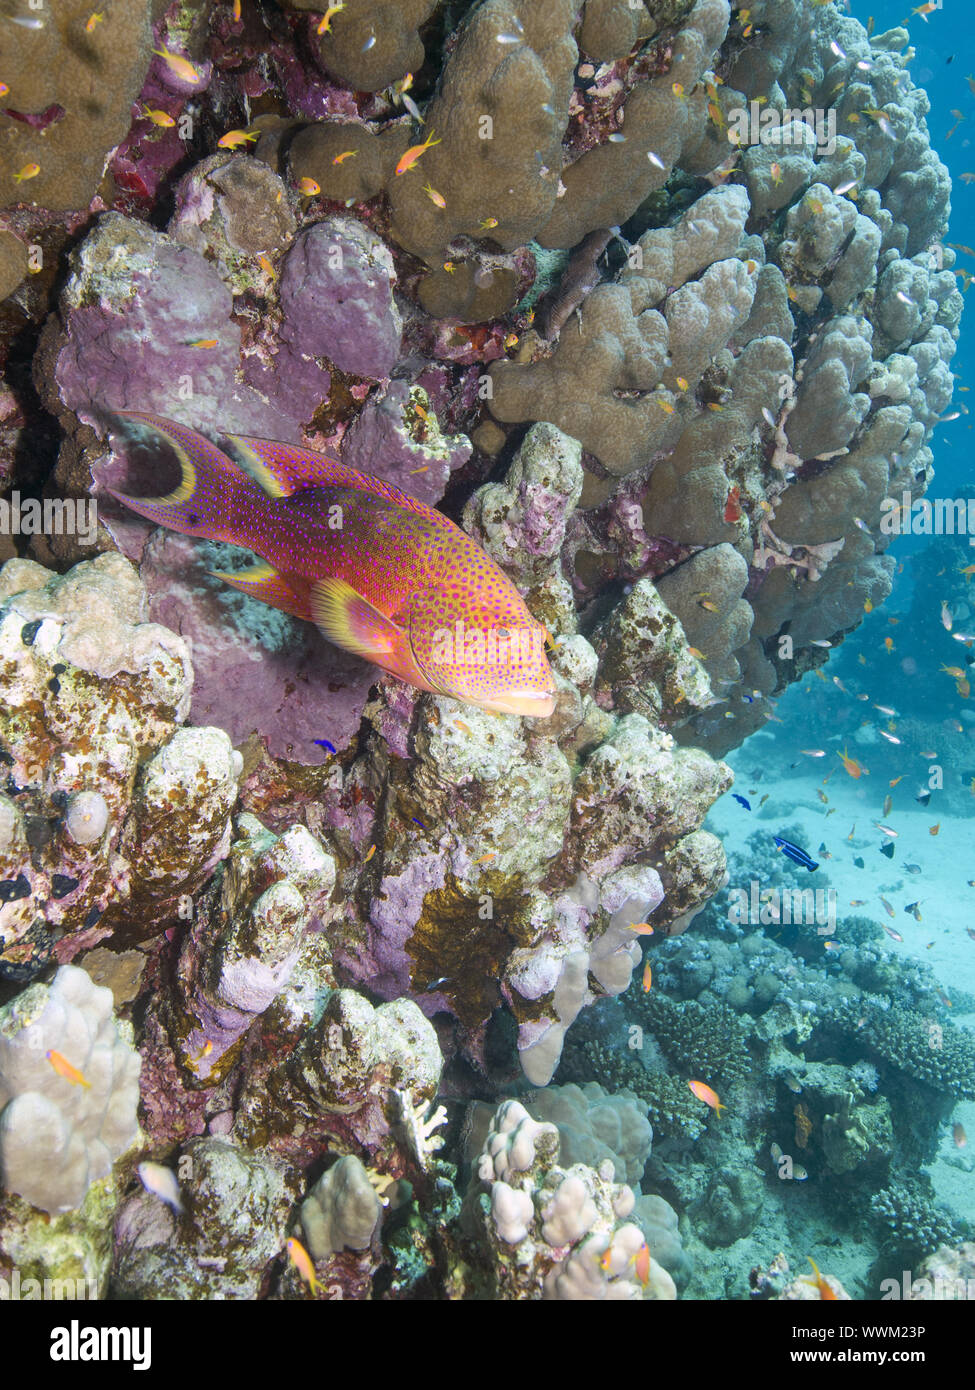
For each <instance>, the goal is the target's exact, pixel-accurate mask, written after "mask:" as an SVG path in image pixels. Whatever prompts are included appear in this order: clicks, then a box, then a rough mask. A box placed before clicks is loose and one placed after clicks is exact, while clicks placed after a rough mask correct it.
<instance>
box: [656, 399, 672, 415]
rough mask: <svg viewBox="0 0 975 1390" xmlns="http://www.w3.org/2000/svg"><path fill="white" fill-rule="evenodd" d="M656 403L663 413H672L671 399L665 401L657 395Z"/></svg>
mask: <svg viewBox="0 0 975 1390" xmlns="http://www.w3.org/2000/svg"><path fill="white" fill-rule="evenodd" d="M657 404H658V405H659V406H660V409H661V410H662V411H663V412H664V414H665V415H673V413H674V410H675V407H674V405H673V403H672V402H671V401H665V400H664V399H663V397H662V396H658V397H657Z"/></svg>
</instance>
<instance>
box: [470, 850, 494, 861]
mask: <svg viewBox="0 0 975 1390" xmlns="http://www.w3.org/2000/svg"><path fill="white" fill-rule="evenodd" d="M497 857H498V856H497V853H496V851H495V850H493V849H492V850H491V851H490V852H489V853H488V854H482V855H481V857H480V859H475V860H474V863H475V864H488V863H490V861H491V860H492V859H497Z"/></svg>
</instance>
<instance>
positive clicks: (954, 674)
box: [941, 663, 965, 681]
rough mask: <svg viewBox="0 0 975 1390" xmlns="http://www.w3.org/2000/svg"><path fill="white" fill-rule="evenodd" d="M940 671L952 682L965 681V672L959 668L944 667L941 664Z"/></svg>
mask: <svg viewBox="0 0 975 1390" xmlns="http://www.w3.org/2000/svg"><path fill="white" fill-rule="evenodd" d="M941 670H942V671H944V673H945V675H946V676H950V677H951V678H952V680H956V681H960V680H964V679H965V672H964V671H963V670H962V668H961V667H960V666H945V665H944V663H942V665H941Z"/></svg>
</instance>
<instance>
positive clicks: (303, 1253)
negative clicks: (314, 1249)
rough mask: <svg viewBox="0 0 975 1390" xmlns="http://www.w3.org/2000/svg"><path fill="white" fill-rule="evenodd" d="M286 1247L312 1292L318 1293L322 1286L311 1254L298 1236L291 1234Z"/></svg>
mask: <svg viewBox="0 0 975 1390" xmlns="http://www.w3.org/2000/svg"><path fill="white" fill-rule="evenodd" d="M285 1249H286V1250H287V1252H288V1259H289V1260H290V1261H291V1263H292V1264H293V1265H294V1267H295V1269H296V1270H297V1271H298V1273H299V1275H300V1276H301V1278H302V1279H303V1280H304V1282H305V1283H306V1284H307V1285H308V1288H309V1290H310V1292H311V1293H312V1294H317V1293H318V1291H319V1289H320V1288H321V1287H322V1285H321V1284H320V1282H319V1280H318V1277H317V1275H316V1274H315V1266H314V1265H313V1264H312V1259H311V1256H310V1255H309V1253H308V1251H307V1250H306V1249H305V1247H304V1246H303V1245H302V1243H301V1241H300V1240H298V1238H297V1237H296V1236H291V1238H290V1239H289V1240H287V1241H286V1242H285Z"/></svg>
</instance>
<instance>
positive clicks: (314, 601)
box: [309, 579, 409, 666]
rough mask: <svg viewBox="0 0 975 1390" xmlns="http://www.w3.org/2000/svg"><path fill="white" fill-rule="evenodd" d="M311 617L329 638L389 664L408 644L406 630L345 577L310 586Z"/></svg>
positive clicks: (348, 649) (349, 650)
mask: <svg viewBox="0 0 975 1390" xmlns="http://www.w3.org/2000/svg"><path fill="white" fill-rule="evenodd" d="M309 606H310V607H311V612H312V618H313V620H314V621H315V622H316V623H317V624H318V626H319V627H320V628H321V630H322V632H324V634H325V636H326V637H327V638H328V640H329V641H330V642H334V643H335V645H336V646H337V647H342V648H343V649H344V650H345V651H347V652H354V653H355V654H356V656H362V657H365V658H366V660H367V661H375V662H376V663H377V665H379V666H388V665H389V664H390V658H391V657H393V656H395V655H396V654H397V653H399V652H402V651H403V649H404V646H406V647H407V648H408V645H409V643H408V641H407V639H406V637H405V634H404V633H403V632H402V631H401V630H400V629H399V628H398V627H397V626H396V624H395V623H394V622H393V620H392V619H391V618H387V617H386V616H385V615H384V614H383V613H380V611H379V609H378V608H375V607H374V606H373V605H372V604H371V603H370V602H369V600H368V599H365V598H363V597H362V595H361V594H360V593H359V592H358V591H357V590H356V589H353V587H352V585H351V584H347V583H346V582H345V580H344V579H319V580H316V582H315V583H314V584H313V585H312V586H311V595H310V599H309Z"/></svg>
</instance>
